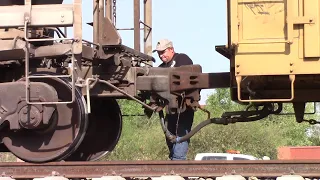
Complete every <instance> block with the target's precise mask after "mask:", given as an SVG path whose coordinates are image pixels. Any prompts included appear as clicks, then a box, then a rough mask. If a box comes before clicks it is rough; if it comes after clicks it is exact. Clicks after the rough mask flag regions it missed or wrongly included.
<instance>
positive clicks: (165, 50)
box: [152, 39, 194, 160]
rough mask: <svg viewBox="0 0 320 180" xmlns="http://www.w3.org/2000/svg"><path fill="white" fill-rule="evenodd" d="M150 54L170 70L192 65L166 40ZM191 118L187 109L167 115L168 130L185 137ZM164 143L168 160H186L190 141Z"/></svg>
mask: <svg viewBox="0 0 320 180" xmlns="http://www.w3.org/2000/svg"><path fill="white" fill-rule="evenodd" d="M152 52H157V53H158V55H159V58H160V59H161V60H162V64H160V65H159V67H163V68H170V67H179V66H184V65H192V64H193V62H192V60H191V59H190V58H189V57H188V56H187V55H186V54H183V53H176V52H175V51H174V47H173V44H172V42H171V41H170V40H168V39H162V40H160V41H159V42H158V43H157V46H156V49H155V50H153V51H152ZM193 117H194V111H193V109H191V108H187V109H186V110H185V111H184V112H182V113H180V114H179V113H175V114H168V113H167V115H166V119H167V121H168V130H169V131H170V132H171V133H172V134H173V135H175V136H177V137H178V138H179V137H182V136H184V135H186V134H187V133H189V132H190V131H191V127H192V123H193ZM166 142H167V146H168V148H169V151H170V154H169V158H170V159H171V160H186V158H187V153H188V147H189V143H190V140H188V141H184V142H179V143H174V144H173V143H171V142H170V140H169V139H167V138H166Z"/></svg>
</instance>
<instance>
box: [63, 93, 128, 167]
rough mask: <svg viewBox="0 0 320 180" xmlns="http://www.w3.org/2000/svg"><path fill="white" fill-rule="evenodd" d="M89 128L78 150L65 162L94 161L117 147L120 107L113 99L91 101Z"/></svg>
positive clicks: (120, 124)
mask: <svg viewBox="0 0 320 180" xmlns="http://www.w3.org/2000/svg"><path fill="white" fill-rule="evenodd" d="M91 107H92V108H91V109H92V112H91V113H90V114H89V126H88V130H87V132H86V135H85V137H84V140H83V141H82V143H81V145H80V146H79V148H78V149H77V150H76V151H75V152H74V153H73V154H72V155H70V156H69V157H68V158H67V159H66V161H95V160H98V159H100V158H101V157H103V156H104V155H106V154H108V153H109V152H111V151H112V150H113V149H114V147H115V146H116V145H117V142H118V141H119V138H120V135H121V129H122V115H121V110H120V107H119V105H118V103H117V101H116V100H114V99H98V98H97V99H92V101H91Z"/></svg>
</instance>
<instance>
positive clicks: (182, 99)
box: [176, 93, 185, 137]
mask: <svg viewBox="0 0 320 180" xmlns="http://www.w3.org/2000/svg"><path fill="white" fill-rule="evenodd" d="M184 98H185V94H184V93H182V94H181V104H180V107H179V108H178V118H177V124H176V136H177V137H178V136H179V135H178V129H179V128H178V126H179V120H180V114H181V109H182V104H183V101H184Z"/></svg>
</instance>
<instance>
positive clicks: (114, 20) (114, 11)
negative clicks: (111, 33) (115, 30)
mask: <svg viewBox="0 0 320 180" xmlns="http://www.w3.org/2000/svg"><path fill="white" fill-rule="evenodd" d="M116 23H117V1H116V0H113V25H114V26H115V27H116Z"/></svg>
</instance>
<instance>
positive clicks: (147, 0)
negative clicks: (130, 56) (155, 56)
mask: <svg viewBox="0 0 320 180" xmlns="http://www.w3.org/2000/svg"><path fill="white" fill-rule="evenodd" d="M144 23H145V24H146V25H147V26H144V53H145V54H148V55H150V56H152V0H144ZM148 26H149V27H148ZM151 63H152V61H151Z"/></svg>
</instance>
